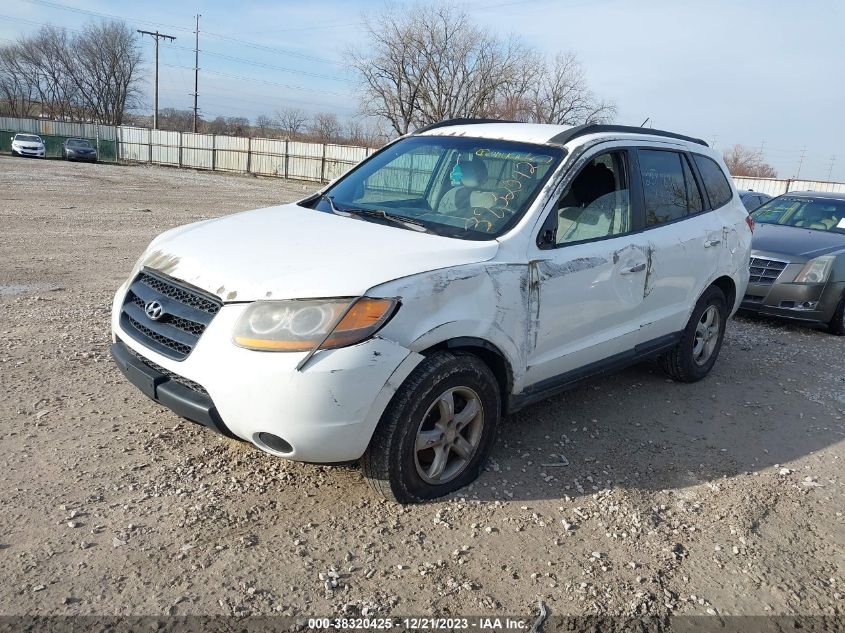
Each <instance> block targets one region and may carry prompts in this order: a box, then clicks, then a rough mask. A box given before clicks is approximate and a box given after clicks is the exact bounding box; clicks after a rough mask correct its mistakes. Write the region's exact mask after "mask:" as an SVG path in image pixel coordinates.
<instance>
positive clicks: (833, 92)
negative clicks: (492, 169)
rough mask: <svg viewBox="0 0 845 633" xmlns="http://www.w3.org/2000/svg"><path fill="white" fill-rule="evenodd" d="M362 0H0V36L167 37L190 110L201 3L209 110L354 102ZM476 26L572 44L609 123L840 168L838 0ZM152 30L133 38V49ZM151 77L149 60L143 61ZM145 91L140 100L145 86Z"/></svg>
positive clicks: (549, 12)
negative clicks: (352, 56) (99, 28)
mask: <svg viewBox="0 0 845 633" xmlns="http://www.w3.org/2000/svg"><path fill="white" fill-rule="evenodd" d="M381 6H383V5H382V2H381V1H375V0H350V1H347V2H343V1H341V0H326V1H322V0H319V1H318V0H310V1H299V0H297V1H284V2H277V1H273V0H255V1H253V0H240V1H239V2H237V3H232V2H231V0H209V1H206V2H200V1H199V0H197V1H195V2H190V3H189V2H172V1H167V0H148V1H146V2H124V1H119V0H5V2H3V3H0V44H6V43H8V41H9V40H10V39H13V38H15V37H17V36H18V35H19V34H21V33H28V32H32V31H34V30H36V29H37V28H38V27H39V25H41V24H44V23H48V22H49V23H52V24H56V25H59V26H66V27H68V28H71V29H78V28H81V26H82V25H84V24H85V23H86V22H87V21H90V20H92V19H98V18H99V17H100V16H101V15H103V14H108V15H114V16H118V17H122V18H124V19H126V21H127V22H128V23H129V24H130V25H131V26H133V27H135V28H140V29H147V30H156V28H158V29H159V30H161V31H162V32H166V33H169V34H173V35H176V36H177V40H176V42H175V43H174V44H170V45H167V44H162V48H161V61H162V68H161V102H160V105H161V107H168V106H171V107H178V108H188V107H190V105H191V99H192V98H191V97H190V96H189V95H188V93H189V92H191V90H192V88H193V85H192V84H193V71H192V70H191V68H192V67H193V51H192V48H193V33H192V30H193V17H192V16H193V15H194V14H195V13H197V12H199V13H201V14H202V16H203V17H202V22H201V31H202V33H201V43H200V48H201V50H202V51H203V53H201V61H200V67H201V68H202V69H203V71H205V72H203V71H201V79H200V81H201V84H200V93H201V94H200V105H201V107H202V109H203V111H204V113H205V115H206V116H215V115H218V114H220V115H224V116H233V115H242V116H246V117H248V118H251V119H252V118H254V117H255V116H257V115H259V114H272V113H273V111H274V110H275V109H277V108H278V107H279V106H281V105H291V106H296V107H301V108H303V109H306V110H308V111H318V110H334V111H337V112H338V113H339V114H340V115H341V116H350V115H352V114H354V112H355V110H356V107H357V99H356V96H355V94H354V82H353V76H352V75H351V74H350V72H349V69H348V68H347V67H346V65H345V64H344V62H343V53H342V51H343V49H344V47H345V45H346V44H347V43H362V42H363V33H362V31H361V28H360V20H361V14H362V12H364V11H375V10H378V9H379V8H380V7H381ZM464 6H465V7H466V9H467V11H468V12H469V13H470V14H471V15H473V16H474V18H475V19H476V20H477V21H478V22H479V23H480V24H482V25H484V26H485V27H487V28H489V29H491V30H493V31H495V32H497V33H500V34H502V35H507V34H510V33H513V34H516V35H518V36H519V37H521V38H523V39H524V40H525V41H526V42H528V43H530V44H533V45H535V46H537V47H538V48H540V49H542V50H544V51H546V52H548V53H549V54H550V55H553V54H554V53H555V52H558V51H564V50H574V51H575V52H576V53H577V54H578V56H579V58H580V60H581V62H582V63H583V65H584V67H585V69H586V71H587V76H588V79H589V82H590V84H591V86H592V88H593V89H594V90H595V92H596V93H598V94H600V95H601V96H603V97H606V98H610V99H613V100H614V101H615V102H616V104H617V106H618V108H619V113H618V116H617V119H616V122H617V123H623V124H628V125H639V124H640V123H642V121H643V120H644V119H645V118H646V117H650V121H649V124H650V125H653V126H654V127H660V128H664V129H668V130H673V131H677V132H682V133H686V134H690V135H693V136H699V137H702V138H704V139H705V140H707V141H708V142H709V143H711V144H713V141H714V139H715V145H716V147H718V148H720V149H723V148H725V147H729V146H731V145H733V144H734V143H741V144H744V145H748V146H752V147H758V148H759V147H760V146H761V145H762V147H763V152H764V154H765V156H766V159H767V160H768V161H769V162H770V163H772V165H774V167H775V168H776V169H777V171H778V174H779V176H781V177H793V176H795V175H796V171H797V169H798V163H799V159H800V156H801V150H802V149H803V148H806V153H805V158H804V162H803V165H802V167H801V176H802V177H806V178H814V179H827V176H828V172H829V169H830V165H831V157H832V156H834V155H835V156H836V160H835V162H834V164H833V171H832V175H831V177H832V179H834V180H839V181H845V145H843V142H845V116H843V113H845V72H843V70H842V62H843V60H845V32H843V26H845V1H843V0H805V1H804V2H796V1H794V0H792V1H789V2H788V1H786V0H769V1H764V0H745V1H743V2H729V1H727V0H706V1H705V0H696V1H681V0H674V1H673V0H641V1H640V2H631V1H626V0H557V1H553V0H531V1H526V0H510V1H508V0H475V1H471V2H466V3H465V4H464ZM151 52H152V42H151V40H149V39H147V41H146V42H145V53H146V54H148V55H149V57H150V58H151V55H150V53H151ZM146 71H147V74H148V75H149V76H151V75H152V68H151V67H148V68H147V69H146ZM147 101H148V102H149V103H151V101H152V91H151V88H150V89H149V90H148V97H147Z"/></svg>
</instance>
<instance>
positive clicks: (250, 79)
mask: <svg viewBox="0 0 845 633" xmlns="http://www.w3.org/2000/svg"><path fill="white" fill-rule="evenodd" d="M162 66H166V67H167V68H184V69H186V70H193V69H194V68H193V66H179V65H178V64H162ZM204 72H206V73H208V74H210V75H217V76H219V77H225V78H227V79H235V80H237V81H246V82H249V83H259V84H265V85H268V86H278V87H279V88H287V89H289V90H301V91H303V92H314V88H305V87H304V86H295V85H292V84H285V83H280V82H278V81H269V80H267V79H258V78H257V77H244V76H242V75H232V74H230V73H223V72H219V71H217V70H205V71H204ZM320 94H324V95H333V96H336V97H348V96H350V93H348V92H347V93H343V92H331V91H328V90H321V91H320Z"/></svg>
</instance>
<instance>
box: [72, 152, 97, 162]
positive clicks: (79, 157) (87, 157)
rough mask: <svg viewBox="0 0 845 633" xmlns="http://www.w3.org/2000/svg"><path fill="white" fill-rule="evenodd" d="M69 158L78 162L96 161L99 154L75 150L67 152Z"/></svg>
mask: <svg viewBox="0 0 845 633" xmlns="http://www.w3.org/2000/svg"><path fill="white" fill-rule="evenodd" d="M66 157H67V160H71V161H78V162H86V163H96V162H97V155H96V154H76V153H73V152H68V153H67V154H66Z"/></svg>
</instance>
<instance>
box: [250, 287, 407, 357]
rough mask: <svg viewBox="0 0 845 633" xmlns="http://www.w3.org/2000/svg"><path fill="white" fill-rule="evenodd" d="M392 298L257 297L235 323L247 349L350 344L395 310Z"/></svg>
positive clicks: (292, 349) (306, 348) (291, 349)
mask: <svg viewBox="0 0 845 633" xmlns="http://www.w3.org/2000/svg"><path fill="white" fill-rule="evenodd" d="M396 306H397V302H396V300H394V299H373V298H370V297H361V298H358V299H354V298H353V299H348V298H344V299H315V300H312V299H298V300H291V301H256V302H255V303H252V304H250V306H249V307H247V309H246V310H244V312H243V314H242V315H241V316H240V318H239V319H238V322H237V323H236V324H235V332H234V336H233V340H234V342H235V344H236V345H240V346H241V347H246V348H247V349H253V350H262V351H271V352H308V351H316V350H317V349H334V348H337V347H344V346H346V345H354V344H355V343H360V342H361V341H363V340H365V339H367V338H369V337H370V336H372V335H373V334H375V333H376V332H377V331H378V330H379V329H380V328H381V327H382V326H383V325H384V324H385V323H386V322H387V320H388V319H389V318H390V317H391V316H392V315H393V313H394V312H395V311H396Z"/></svg>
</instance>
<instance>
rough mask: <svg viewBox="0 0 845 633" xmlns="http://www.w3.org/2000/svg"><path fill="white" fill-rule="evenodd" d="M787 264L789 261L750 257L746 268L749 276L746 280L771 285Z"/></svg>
mask: <svg viewBox="0 0 845 633" xmlns="http://www.w3.org/2000/svg"><path fill="white" fill-rule="evenodd" d="M788 264H789V262H785V261H782V260H780V259H764V258H762V257H752V258H751V261H749V263H748V268H749V270H750V271H751V277H750V278H749V280H748V281H749V283H752V284H760V285H763V286H771V285H772V284H773V283H775V280H776V279H777V278H778V277H780V274H781V273H782V272H783V270H784V268H786V267H787V265H788Z"/></svg>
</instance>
